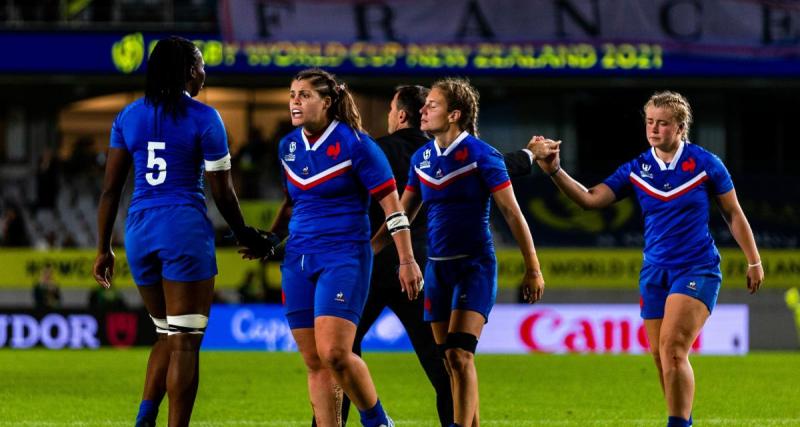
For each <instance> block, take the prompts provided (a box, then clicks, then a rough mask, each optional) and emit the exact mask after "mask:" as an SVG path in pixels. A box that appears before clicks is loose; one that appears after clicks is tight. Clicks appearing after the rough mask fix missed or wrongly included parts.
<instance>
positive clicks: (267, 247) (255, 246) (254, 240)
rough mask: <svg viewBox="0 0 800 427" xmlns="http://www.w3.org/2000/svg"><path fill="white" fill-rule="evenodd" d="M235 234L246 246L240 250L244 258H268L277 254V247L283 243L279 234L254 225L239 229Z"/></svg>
mask: <svg viewBox="0 0 800 427" xmlns="http://www.w3.org/2000/svg"><path fill="white" fill-rule="evenodd" d="M235 235H236V241H237V242H238V243H239V244H240V245H242V246H244V247H245V249H243V250H240V251H239V253H241V254H242V258H244V259H268V258H270V257H271V256H273V255H274V254H275V248H276V247H277V246H278V245H280V243H281V239H280V237H278V235H277V234H275V233H272V232H269V231H264V230H259V229H257V228H253V227H244V228H242V229H241V230H237V231H236V232H235Z"/></svg>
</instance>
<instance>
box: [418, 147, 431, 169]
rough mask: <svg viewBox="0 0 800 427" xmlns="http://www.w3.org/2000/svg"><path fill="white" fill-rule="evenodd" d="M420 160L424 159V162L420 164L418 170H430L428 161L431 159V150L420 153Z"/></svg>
mask: <svg viewBox="0 0 800 427" xmlns="http://www.w3.org/2000/svg"><path fill="white" fill-rule="evenodd" d="M422 158H423V159H425V160H423V161H422V162H420V164H419V168H420V169H428V168H430V167H431V162H430V160H428V159H430V158H431V149H430V148H428V149H427V150H425V151H424V152H423V153H422Z"/></svg>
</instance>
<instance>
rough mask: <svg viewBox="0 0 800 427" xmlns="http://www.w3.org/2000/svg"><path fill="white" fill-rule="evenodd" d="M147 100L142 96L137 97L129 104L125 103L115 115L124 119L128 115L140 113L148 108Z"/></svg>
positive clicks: (119, 118)
mask: <svg viewBox="0 0 800 427" xmlns="http://www.w3.org/2000/svg"><path fill="white" fill-rule="evenodd" d="M148 107H149V106H148V105H147V102H145V99H144V98H139V99H137V100H135V101H133V102H131V103H130V104H128V105H126V106H125V107H124V108H123V109H122V111H120V112H119V114H118V115H117V119H118V120H125V119H126V118H128V117H131V116H135V115H137V114H142V113H143V111H144V110H146V109H148Z"/></svg>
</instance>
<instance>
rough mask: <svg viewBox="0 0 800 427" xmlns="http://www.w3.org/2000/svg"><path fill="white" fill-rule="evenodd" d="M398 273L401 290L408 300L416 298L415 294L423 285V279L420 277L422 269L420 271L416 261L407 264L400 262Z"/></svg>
mask: <svg viewBox="0 0 800 427" xmlns="http://www.w3.org/2000/svg"><path fill="white" fill-rule="evenodd" d="M398 275H399V277H400V288H401V291H402V292H405V293H406V295H408V300H409V301H413V300H415V299H417V296H419V293H420V292H421V291H422V288H423V287H424V286H425V280H423V279H422V271H420V269H419V265H417V262H416V261H412V262H410V263H408V264H400V266H399V267H398Z"/></svg>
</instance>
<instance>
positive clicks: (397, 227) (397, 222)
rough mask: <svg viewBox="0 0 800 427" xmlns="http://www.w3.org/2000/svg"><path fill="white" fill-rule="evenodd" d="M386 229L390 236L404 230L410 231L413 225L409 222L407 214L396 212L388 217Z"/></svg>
mask: <svg viewBox="0 0 800 427" xmlns="http://www.w3.org/2000/svg"><path fill="white" fill-rule="evenodd" d="M386 228H387V229H388V230H389V233H390V234H394V233H397V232H400V231H403V230H410V229H411V224H410V223H409V222H408V217H407V216H406V213H405V212H394V213H392V214H390V215H389V216H387V217H386Z"/></svg>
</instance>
